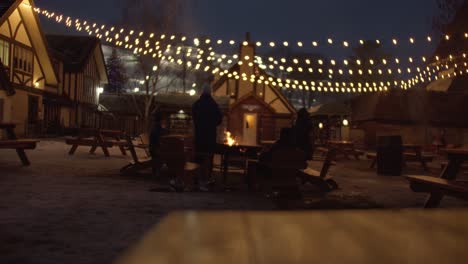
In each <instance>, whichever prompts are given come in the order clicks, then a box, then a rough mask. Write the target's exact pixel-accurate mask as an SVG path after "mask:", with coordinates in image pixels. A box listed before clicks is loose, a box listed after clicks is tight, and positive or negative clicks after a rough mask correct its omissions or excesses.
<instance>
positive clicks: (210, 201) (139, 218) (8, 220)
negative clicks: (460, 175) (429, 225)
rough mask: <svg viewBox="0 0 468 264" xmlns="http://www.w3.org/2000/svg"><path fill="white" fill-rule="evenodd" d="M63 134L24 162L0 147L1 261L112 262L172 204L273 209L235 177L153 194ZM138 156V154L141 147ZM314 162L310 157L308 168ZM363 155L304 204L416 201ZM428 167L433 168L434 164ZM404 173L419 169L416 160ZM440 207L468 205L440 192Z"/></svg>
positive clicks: (113, 161)
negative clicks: (221, 185) (211, 188)
mask: <svg viewBox="0 0 468 264" xmlns="http://www.w3.org/2000/svg"><path fill="white" fill-rule="evenodd" d="M68 150H69V146H66V145H65V144H64V143H63V140H59V139H57V140H46V141H41V142H40V143H39V145H38V148H37V149H36V150H33V151H28V153H27V154H28V156H29V158H30V160H31V162H32V165H31V166H30V167H21V166H20V162H19V160H18V158H17V156H16V153H15V152H14V151H11V150H0V263H2V264H9V263H22V264H28V263H36V264H41V263H54V264H59V263H60V264H62V263H70V264H72V263H73V264H74V263H77V264H78V263H83V264H84V263H112V262H113V260H115V258H116V257H117V256H118V255H119V254H121V253H122V252H123V250H125V249H126V248H127V247H129V246H131V245H133V244H134V243H135V242H136V241H138V239H139V238H141V236H143V234H144V233H145V231H147V230H148V229H150V228H151V227H152V226H153V225H155V224H157V223H158V222H159V221H160V220H161V219H162V218H163V217H164V216H165V215H167V214H168V213H170V212H172V211H175V210H272V209H274V206H273V204H272V203H271V202H270V201H269V200H268V199H266V198H264V197H263V196H262V195H261V194H255V193H253V194H252V193H248V192H246V191H245V188H244V187H242V185H241V181H240V180H238V179H239V177H238V175H232V176H231V177H230V178H229V179H230V181H231V182H232V183H233V185H234V186H236V187H237V188H235V189H234V191H231V192H222V191H218V192H214V193H169V192H152V191H150V190H151V189H152V188H154V187H155V186H156V182H155V180H154V179H152V178H151V177H148V176H147V177H144V176H141V175H139V176H120V175H119V169H120V168H121V167H123V166H124V165H126V164H127V163H128V162H129V159H130V158H129V157H125V156H122V155H121V154H120V153H119V151H118V149H112V150H111V154H112V156H111V157H109V158H106V157H104V155H102V153H101V152H100V151H99V150H98V151H97V152H96V154H95V155H90V154H89V153H88V149H87V148H78V151H77V152H76V154H75V155H74V156H69V155H68ZM140 154H142V155H143V153H140ZM318 165H320V163H318V162H314V163H313V164H312V166H318ZM368 167H369V161H366V160H363V161H340V162H338V165H337V166H335V167H334V168H333V169H332V171H331V173H332V174H333V175H334V176H335V177H336V180H337V182H338V183H339V184H340V187H341V189H340V190H337V191H335V192H333V193H330V194H328V195H327V197H326V198H315V199H310V200H309V201H308V203H307V205H306V207H307V208H308V209H352V208H356V209H367V208H407V207H421V206H422V204H423V202H424V200H425V195H424V194H415V193H413V192H412V191H411V190H410V189H409V187H408V184H407V182H406V181H405V179H403V178H402V177H382V176H377V175H376V174H375V172H374V171H373V170H371V169H369V168H368ZM432 167H433V173H437V170H438V168H439V166H438V165H437V164H434V165H432ZM407 172H408V173H416V174H422V173H423V171H422V170H421V168H419V165H418V164H414V165H410V167H409V168H407ZM442 205H443V207H462V206H468V203H466V202H462V201H459V200H456V199H451V198H445V199H444V201H443V202H442Z"/></svg>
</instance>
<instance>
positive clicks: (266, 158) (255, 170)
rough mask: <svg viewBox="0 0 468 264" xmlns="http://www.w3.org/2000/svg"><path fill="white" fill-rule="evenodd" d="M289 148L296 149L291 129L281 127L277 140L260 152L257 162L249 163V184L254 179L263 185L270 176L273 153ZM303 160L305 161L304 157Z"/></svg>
mask: <svg viewBox="0 0 468 264" xmlns="http://www.w3.org/2000/svg"><path fill="white" fill-rule="evenodd" d="M291 149H296V147H295V146H294V135H293V130H292V129H291V128H283V129H281V133H280V138H279V140H278V141H276V142H275V143H274V144H273V145H272V146H271V147H269V148H268V149H266V150H265V151H263V152H262V153H261V154H260V156H259V161H258V163H256V164H249V171H248V176H247V177H248V178H247V181H248V184H249V186H250V185H251V184H252V180H254V179H255V180H256V181H258V182H257V183H258V184H259V185H265V184H263V183H264V182H267V181H268V179H270V178H271V174H272V172H271V168H270V166H271V163H272V161H273V155H274V153H277V152H280V151H283V150H291ZM304 162H306V161H305V159H304ZM262 182H263V183H262Z"/></svg>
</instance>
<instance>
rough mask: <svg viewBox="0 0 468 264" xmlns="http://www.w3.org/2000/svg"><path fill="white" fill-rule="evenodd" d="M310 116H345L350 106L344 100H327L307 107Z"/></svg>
mask: <svg viewBox="0 0 468 264" xmlns="http://www.w3.org/2000/svg"><path fill="white" fill-rule="evenodd" d="M309 112H310V115H312V116H346V115H349V114H351V108H350V107H349V106H348V105H347V104H346V103H345V102H329V103H325V104H322V105H319V106H318V107H315V108H311V109H309Z"/></svg>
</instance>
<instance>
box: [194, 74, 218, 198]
mask: <svg viewBox="0 0 468 264" xmlns="http://www.w3.org/2000/svg"><path fill="white" fill-rule="evenodd" d="M212 82H213V76H210V77H209V78H208V83H207V84H205V86H204V87H203V92H202V94H201V96H200V99H198V100H197V101H196V102H195V103H194V104H193V106H192V115H193V124H194V133H195V135H194V139H195V142H194V143H195V159H196V162H197V163H199V164H201V167H202V175H201V178H200V179H198V184H199V187H200V190H202V191H207V188H206V185H207V183H208V181H210V180H211V179H210V178H211V171H212V169H213V156H214V151H215V148H216V138H217V133H216V132H217V131H216V129H217V127H218V126H219V125H220V124H221V122H222V120H223V114H222V113H221V110H220V109H219V106H218V104H217V103H216V101H215V100H214V99H213V97H212V96H211V86H210V84H211V83H212Z"/></svg>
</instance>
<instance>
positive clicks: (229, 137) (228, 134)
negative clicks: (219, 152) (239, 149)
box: [224, 131, 239, 147]
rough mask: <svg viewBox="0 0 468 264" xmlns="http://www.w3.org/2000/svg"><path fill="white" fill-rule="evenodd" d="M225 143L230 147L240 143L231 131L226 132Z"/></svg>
mask: <svg viewBox="0 0 468 264" xmlns="http://www.w3.org/2000/svg"><path fill="white" fill-rule="evenodd" d="M224 144H226V145H228V146H230V147H232V146H237V145H239V143H238V142H237V141H236V139H235V138H233V137H232V134H231V132H229V131H226V132H224Z"/></svg>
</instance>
